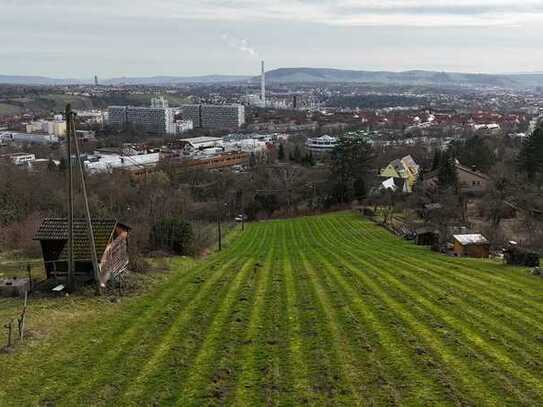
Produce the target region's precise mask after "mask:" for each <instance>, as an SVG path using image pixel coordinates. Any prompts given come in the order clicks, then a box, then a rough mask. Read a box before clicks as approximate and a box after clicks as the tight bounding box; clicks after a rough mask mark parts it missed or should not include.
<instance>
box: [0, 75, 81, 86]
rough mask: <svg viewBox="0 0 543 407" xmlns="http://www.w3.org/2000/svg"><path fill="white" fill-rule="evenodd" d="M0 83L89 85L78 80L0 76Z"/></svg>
mask: <svg viewBox="0 0 543 407" xmlns="http://www.w3.org/2000/svg"><path fill="white" fill-rule="evenodd" d="M0 83H2V84H8V85H42V86H54V85H77V84H82V83H90V81H86V82H85V81H83V80H79V79H61V78H48V77H45V76H22V75H0Z"/></svg>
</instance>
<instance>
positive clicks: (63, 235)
mask: <svg viewBox="0 0 543 407" xmlns="http://www.w3.org/2000/svg"><path fill="white" fill-rule="evenodd" d="M92 229H93V232H94V241H95V244H96V253H97V256H98V263H99V267H100V282H101V283H102V284H105V283H106V282H107V281H108V280H109V279H110V278H111V277H115V276H117V275H119V274H121V273H122V272H124V271H125V270H126V268H127V266H128V233H129V231H130V227H128V226H126V225H124V224H122V223H119V222H117V221H116V220H114V219H93V220H92ZM73 236H74V242H73V247H74V249H73V250H74V252H73V256H74V278H75V279H76V280H77V281H81V282H86V281H92V280H94V273H93V268H92V258H91V250H90V242H89V238H88V236H89V235H88V227H87V222H86V221H85V220H84V219H74V225H73ZM34 240H39V241H40V244H41V249H42V254H43V261H44V264H45V270H46V273H47V278H48V279H66V277H67V271H68V221H67V219H66V218H46V219H45V220H44V221H43V222H42V224H41V226H40V227H39V229H38V231H37V232H36V235H35V236H34Z"/></svg>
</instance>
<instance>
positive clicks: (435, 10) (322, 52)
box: [0, 0, 543, 78]
mask: <svg viewBox="0 0 543 407" xmlns="http://www.w3.org/2000/svg"><path fill="white" fill-rule="evenodd" d="M542 38H543V0H433V1H432V0H267V1H262V0H0V74H9V75H46V76H53V77H72V78H89V77H92V76H93V75H94V74H97V75H99V76H100V77H103V78H105V77H112V76H151V75H203V74H249V75H252V74H257V73H258V70H259V62H258V61H259V60H260V59H261V58H263V59H265V60H266V63H267V69H273V68H279V67H296V66H309V67H334V68H349V69H366V70H392V71H400V70H407V69H431V70H447V71H463V72H490V73H494V72H529V71H543V46H541V39H542Z"/></svg>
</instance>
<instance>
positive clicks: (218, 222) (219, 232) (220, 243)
mask: <svg viewBox="0 0 543 407" xmlns="http://www.w3.org/2000/svg"><path fill="white" fill-rule="evenodd" d="M217 233H218V234H219V251H221V250H222V236H221V216H220V215H217Z"/></svg>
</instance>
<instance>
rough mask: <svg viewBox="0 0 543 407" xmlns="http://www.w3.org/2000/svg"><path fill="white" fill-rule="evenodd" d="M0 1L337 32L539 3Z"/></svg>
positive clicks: (455, 21)
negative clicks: (286, 23) (284, 24)
mask: <svg viewBox="0 0 543 407" xmlns="http://www.w3.org/2000/svg"><path fill="white" fill-rule="evenodd" d="M89 3H90V2H88V1H86V0H79V1H76V0H74V1H67V0H56V1H50V0H0V8H1V9H3V14H4V16H9V15H10V14H12V15H14V14H17V15H21V16H22V15H24V14H26V15H28V13H31V14H32V13H40V12H43V11H47V10H49V11H56V12H59V11H60V10H62V11H60V12H63V13H68V12H71V13H78V14H83V15H87V16H88V17H89V18H92V16H95V15H97V14H99V15H103V16H114V17H126V18H130V17H147V18H181V19H195V20H212V21H232V22H234V21H236V22H237V21H239V22H244V21H259V20H264V21H267V20H279V21H293V22H304V23H320V24H327V25H340V26H380V25H382V26H493V25H518V24H522V23H525V22H531V21H541V19H542V18H543V0H521V1H520V2H519V1H518V0H517V1H514V0H433V1H431V0H272V1H262V0H154V1H145V0H113V1H111V0H109V1H106V0H95V1H93V2H92V3H91V4H89ZM0 18H1V17H0Z"/></svg>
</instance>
